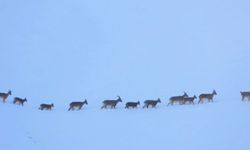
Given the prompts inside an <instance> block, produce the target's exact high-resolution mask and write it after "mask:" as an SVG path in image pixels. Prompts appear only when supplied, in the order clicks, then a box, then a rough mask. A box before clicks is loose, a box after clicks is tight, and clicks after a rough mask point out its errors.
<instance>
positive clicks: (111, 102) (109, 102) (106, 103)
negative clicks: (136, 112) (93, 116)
mask: <svg viewBox="0 0 250 150" xmlns="http://www.w3.org/2000/svg"><path fill="white" fill-rule="evenodd" d="M118 102H122V99H121V97H120V96H118V99H117V100H104V101H103V102H102V104H103V105H102V107H101V109H103V108H107V107H108V106H110V108H115V107H116V105H117V103H118Z"/></svg>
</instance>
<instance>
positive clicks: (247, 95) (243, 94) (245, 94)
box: [240, 92, 250, 101]
mask: <svg viewBox="0 0 250 150" xmlns="http://www.w3.org/2000/svg"><path fill="white" fill-rule="evenodd" d="M240 94H241V97H242V98H241V100H242V101H244V100H245V99H247V100H248V101H250V92H240Z"/></svg>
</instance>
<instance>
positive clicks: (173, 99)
mask: <svg viewBox="0 0 250 150" xmlns="http://www.w3.org/2000/svg"><path fill="white" fill-rule="evenodd" d="M185 97H188V95H187V93H186V92H184V94H183V95H182V96H172V97H170V98H169V103H168V106H169V105H174V104H175V103H179V104H183V102H184V98H185Z"/></svg>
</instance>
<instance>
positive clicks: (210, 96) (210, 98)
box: [198, 90, 217, 104]
mask: <svg viewBox="0 0 250 150" xmlns="http://www.w3.org/2000/svg"><path fill="white" fill-rule="evenodd" d="M215 95H217V93H216V91H215V90H213V92H212V93H209V94H201V95H200V96H199V102H198V104H199V103H204V102H205V101H206V100H207V101H208V102H213V99H214V96H215Z"/></svg>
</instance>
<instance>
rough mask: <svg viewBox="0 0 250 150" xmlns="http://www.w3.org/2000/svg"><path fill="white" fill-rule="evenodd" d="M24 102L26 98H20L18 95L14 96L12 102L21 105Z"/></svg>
mask: <svg viewBox="0 0 250 150" xmlns="http://www.w3.org/2000/svg"><path fill="white" fill-rule="evenodd" d="M24 102H27V99H26V98H24V99H22V98H19V97H15V98H14V101H13V104H18V105H22V106H23V103H24Z"/></svg>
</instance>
